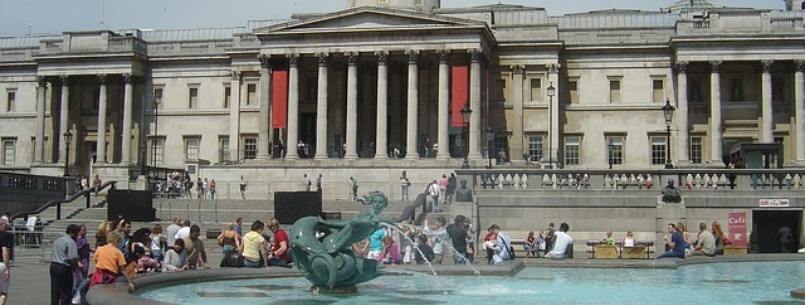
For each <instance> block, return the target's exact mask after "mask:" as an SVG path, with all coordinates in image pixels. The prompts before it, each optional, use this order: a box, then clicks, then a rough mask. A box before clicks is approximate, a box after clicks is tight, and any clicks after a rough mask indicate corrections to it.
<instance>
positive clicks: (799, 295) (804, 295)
mask: <svg viewBox="0 0 805 305" xmlns="http://www.w3.org/2000/svg"><path fill="white" fill-rule="evenodd" d="M791 297H792V298H795V299H800V300H805V288H800V289H795V290H791Z"/></svg>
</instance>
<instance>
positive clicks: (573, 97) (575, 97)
mask: <svg viewBox="0 0 805 305" xmlns="http://www.w3.org/2000/svg"><path fill="white" fill-rule="evenodd" d="M567 90H568V92H570V103H571V104H578V103H579V80H578V79H575V80H569V81H568V82H567Z"/></svg>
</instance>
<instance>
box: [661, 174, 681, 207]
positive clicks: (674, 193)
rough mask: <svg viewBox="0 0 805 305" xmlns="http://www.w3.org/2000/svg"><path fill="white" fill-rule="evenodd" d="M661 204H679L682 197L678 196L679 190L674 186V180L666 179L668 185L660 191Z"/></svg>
mask: <svg viewBox="0 0 805 305" xmlns="http://www.w3.org/2000/svg"><path fill="white" fill-rule="evenodd" d="M662 202H664V203H680V202H682V196H681V195H679V189H677V188H676V187H675V186H674V179H668V185H666V186H665V188H664V189H662Z"/></svg>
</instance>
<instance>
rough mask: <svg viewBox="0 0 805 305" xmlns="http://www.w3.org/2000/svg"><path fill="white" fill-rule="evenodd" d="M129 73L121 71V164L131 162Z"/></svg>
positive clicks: (131, 91)
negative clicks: (122, 87) (122, 85)
mask: <svg viewBox="0 0 805 305" xmlns="http://www.w3.org/2000/svg"><path fill="white" fill-rule="evenodd" d="M131 77H132V76H131V74H130V73H123V82H124V84H125V85H124V89H123V127H121V129H122V130H121V132H122V133H123V140H122V141H123V143H121V144H122V145H121V149H122V150H123V151H122V154H121V155H120V163H121V164H123V165H130V164H131V119H132V115H133V110H132V107H133V100H134V90H133V88H132V79H131Z"/></svg>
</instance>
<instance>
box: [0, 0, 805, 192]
mask: <svg viewBox="0 0 805 305" xmlns="http://www.w3.org/2000/svg"><path fill="white" fill-rule="evenodd" d="M439 2H440V1H439V0H349V1H348V4H347V7H346V8H345V9H344V10H340V11H335V12H329V13H300V14H294V15H293V16H291V17H290V19H287V20H259V21H248V22H246V21H244V22H246V25H245V26H240V27H231V28H201V29H181V30H162V29H157V30H138V29H130V30H92V31H70V30H69V29H65V30H66V31H65V32H63V33H61V34H58V35H50V36H26V37H7V38H0V94H2V96H0V139H1V140H2V150H0V156H1V157H2V158H0V170H10V171H18V172H28V173H34V174H47V175H61V174H62V173H63V172H64V171H65V168H67V169H66V170H68V171H69V172H70V173H71V174H73V175H75V174H79V173H81V174H85V175H86V174H88V173H91V172H94V173H100V174H101V175H102V176H105V177H107V179H124V178H125V177H129V175H130V171H132V170H137V169H139V168H141V167H143V165H147V166H154V167H164V168H176V169H190V172H191V173H202V174H204V173H205V171H208V173H210V174H213V173H214V174H216V175H219V179H221V180H228V181H237V180H238V179H239V176H241V175H246V176H247V177H248V178H249V179H252V181H254V180H260V179H262V180H266V179H268V180H271V179H285V180H288V181H291V180H293V181H296V180H299V179H301V178H300V177H301V174H299V175H298V176H297V172H293V173H291V172H289V170H294V169H296V170H299V169H304V170H309V171H310V172H309V173H310V174H311V175H313V174H316V173H317V171H322V170H327V173H328V174H326V175H328V176H326V177H327V178H330V179H332V180H335V179H338V180H346V179H347V178H346V177H347V176H348V175H356V176H359V177H360V176H361V172H362V170H360V169H366V170H377V169H378V168H385V169H389V172H390V173H391V172H393V175H399V171H400V170H401V169H417V168H421V169H423V170H430V171H432V172H433V173H437V174H438V175H439V176H441V173H442V172H444V169H453V168H459V167H461V166H462V163H463V162H464V158H466V159H467V162H468V164H469V166H470V167H479V168H481V167H485V166H488V163H489V162H490V161H489V160H487V158H488V157H491V158H493V159H503V160H502V161H504V162H503V164H501V165H493V166H515V167H516V166H523V167H534V168H546V167H552V168H566V169H604V168H607V167H609V166H613V165H614V166H616V167H619V168H630V169H651V168H658V169H659V168H663V167H664V166H665V165H666V163H667V162H668V160H670V161H671V163H672V164H673V166H675V167H679V168H685V167H712V168H723V167H725V165H726V164H727V163H729V162H730V151H731V149H732V148H733V147H735V146H736V145H737V144H741V143H761V144H764V143H765V144H774V143H777V144H780V145H781V153H780V154H779V156H778V158H780V159H781V162H782V164H783V165H784V166H786V167H792V166H803V165H805V105H804V104H805V76H804V75H803V71H804V70H805V22H803V21H804V20H803V15H804V14H803V8H805V4H803V2H805V1H802V0H787V1H785V3H780V4H779V6H780V7H785V9H780V10H777V9H754V8H731V7H723V6H720V5H715V4H712V3H709V2H706V1H704V0H683V1H677V2H676V3H674V1H672V0H665V1H664V2H666V3H662V2H663V1H659V3H658V5H666V6H667V7H666V8H664V9H658V10H656V11H639V10H629V9H617V8H616V9H611V10H602V11H591V12H580V13H574V14H566V15H559V16H556V15H550V14H549V13H550V8H549V7H548V8H538V7H527V6H520V5H506V4H492V5H485V6H477V7H466V8H444V7H441V6H440V3H439ZM775 5H776V4H775ZM666 104H668V106H669V107H673V111H672V112H671V113H669V114H672V116H670V117H668V118H667V119H666V115H665V113H664V111H663V107H664V106H666ZM669 131H670V132H669ZM669 136H670V138H669ZM669 153H670V155H668V154H669ZM491 162H492V163H497V160H493V161H491ZM65 163H66V165H67V166H65ZM299 173H301V172H299ZM204 175H205V176H206V175H207V174H204ZM428 175H430V174H428ZM199 176H201V174H200V175H199ZM342 176H343V177H342ZM389 177H392V175H391V174H389ZM429 177H432V178H436V177H435V176H429ZM194 178H195V177H194ZM363 179H370V178H369V177H365V178H363ZM393 179H396V176H393Z"/></svg>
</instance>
